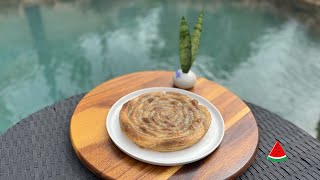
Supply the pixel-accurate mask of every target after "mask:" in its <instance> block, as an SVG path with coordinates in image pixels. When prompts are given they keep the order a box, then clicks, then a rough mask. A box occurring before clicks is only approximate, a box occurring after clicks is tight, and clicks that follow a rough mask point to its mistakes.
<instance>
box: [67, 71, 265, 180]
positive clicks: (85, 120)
mask: <svg viewBox="0 0 320 180" xmlns="http://www.w3.org/2000/svg"><path fill="white" fill-rule="evenodd" d="M172 77H173V72H167V71H147V72H137V73H133V74H128V75H124V76H120V77H117V78H115V79H112V80H109V81H106V82H104V83H103V84H101V85H99V86H97V87H95V88H94V89H93V90H91V91H90V92H89V93H88V94H86V95H85V96H84V97H83V99H82V100H81V101H80V102H79V104H78V105H77V107H76V109H75V111H74V114H73V116H72V118H71V124H70V138H71V142H72V145H73V148H74V150H75V152H76V154H77V156H78V157H79V159H80V160H81V161H82V162H83V163H84V164H85V165H86V166H87V167H88V168H89V169H90V170H91V171H92V172H93V173H95V174H96V175H97V176H99V177H101V178H104V179H146V180H150V179H196V180H198V179H233V178H235V177H237V176H239V175H240V174H241V173H243V172H244V171H245V170H246V169H247V168H248V167H249V166H250V164H251V162H252V161H253V160H254V156H255V154H256V152H257V146H258V140H259V133H258V127H257V124H256V121H255V119H254V116H253V114H252V113H251V111H250V109H249V108H248V106H246V104H245V103H244V102H243V101H242V100H241V99H240V98H239V97H237V96H236V95H234V94H233V93H232V92H231V91H229V90H228V89H226V88H224V87H222V86H220V85H218V84H216V83H214V82H212V81H209V80H207V79H205V78H198V79H197V82H196V85H195V87H194V88H192V89H190V91H191V92H194V93H196V94H199V95H201V96H202V97H204V98H205V99H207V100H208V101H210V102H211V103H213V104H214V105H215V106H216V107H217V108H218V110H219V111H220V113H221V114H222V116H223V118H224V123H225V135H224V138H223V140H222V142H221V144H220V146H219V147H218V148H217V149H216V150H215V151H214V152H213V153H212V154H210V155H209V156H207V157H206V158H204V159H202V160H199V161H197V162H194V163H191V164H187V165H183V166H173V167H163V166H155V165H150V164H146V163H143V162H140V161H138V160H135V159H133V158H131V157H129V156H127V155H126V154H124V153H123V152H121V151H120V150H119V149H118V148H117V147H116V146H115V145H114V144H113V142H112V141H111V139H110V137H109V136H108V133H107V130H106V126H105V124H106V117H107V114H108V111H109V109H110V108H111V106H112V105H113V104H114V103H115V102H116V101H117V100H118V99H120V98H121V97H122V96H124V95H126V94H128V93H130V92H133V91H136V90H139V89H143V88H148V87H172V86H173V81H172Z"/></svg>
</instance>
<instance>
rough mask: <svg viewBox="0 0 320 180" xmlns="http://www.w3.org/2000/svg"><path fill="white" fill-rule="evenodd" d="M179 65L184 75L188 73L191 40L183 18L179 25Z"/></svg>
mask: <svg viewBox="0 0 320 180" xmlns="http://www.w3.org/2000/svg"><path fill="white" fill-rule="evenodd" d="M179 48H180V65H181V70H182V72H184V73H188V71H189V70H190V68H191V38H190V33H189V26H188V23H187V20H186V18H185V17H182V19H181V23H180V40H179Z"/></svg>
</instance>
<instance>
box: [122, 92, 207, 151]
mask: <svg viewBox="0 0 320 180" xmlns="http://www.w3.org/2000/svg"><path fill="white" fill-rule="evenodd" d="M210 124H211V116H210V113H209V111H208V110H207V108H206V107H204V106H202V105H199V104H198V101H196V100H194V99H191V98H189V97H188V96H186V95H183V94H180V93H176V92H150V93H146V94H143V95H140V96H138V97H135V98H133V99H132V100H130V101H128V102H126V103H125V104H124V105H123V106H122V109H121V110H120V127H121V130H122V132H123V133H124V134H126V136H127V137H128V138H129V139H131V140H132V141H133V142H135V143H136V144H138V145H140V146H142V147H145V148H147V149H151V150H155V151H177V150H180V149H184V148H186V147H189V146H192V145H193V144H195V143H197V142H198V141H199V140H200V139H201V138H202V137H203V136H204V135H205V134H206V132H207V131H208V129H209V127H210Z"/></svg>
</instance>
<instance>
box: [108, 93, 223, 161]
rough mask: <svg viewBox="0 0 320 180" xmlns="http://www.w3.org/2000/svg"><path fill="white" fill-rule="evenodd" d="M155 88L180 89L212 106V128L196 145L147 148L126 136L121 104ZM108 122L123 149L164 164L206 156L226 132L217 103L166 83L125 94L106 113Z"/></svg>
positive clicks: (202, 103)
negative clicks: (174, 148) (168, 149)
mask: <svg viewBox="0 0 320 180" xmlns="http://www.w3.org/2000/svg"><path fill="white" fill-rule="evenodd" d="M153 91H164V92H167V91H174V92H179V93H181V94H185V95H187V96H189V97H191V98H193V99H196V100H197V101H198V102H199V104H201V105H203V106H205V107H206V108H207V109H208V110H209V112H210V114H211V118H212V120H211V125H210V128H209V130H208V131H207V133H206V134H205V136H204V137H203V138H202V139H201V140H200V141H199V142H197V143H196V144H194V145H193V146H191V147H188V148H185V149H182V150H179V151H174V152H157V151H152V150H148V149H145V148H142V147H140V146H138V145H136V144H135V143H134V142H133V141H131V140H130V139H129V138H127V136H126V135H125V134H124V133H122V131H121V129H120V123H119V112H120V110H121V108H122V105H123V104H124V103H126V102H127V101H129V100H130V99H132V98H134V97H137V96H139V95H141V94H144V93H148V92H153ZM106 125H107V131H108V133H109V136H110V138H111V139H112V141H113V142H114V143H115V144H116V146H118V148H120V149H121V150H122V151H123V152H124V153H126V154H127V155H129V156H131V157H133V158H135V159H137V160H140V161H143V162H146V163H150V164H154V165H161V166H175V165H181V164H187V163H191V162H194V161H197V160H199V159H201V158H204V157H206V156H207V155H209V154H210V153H212V152H213V151H214V150H215V149H216V148H217V147H218V146H219V144H220V142H221V141H222V138H223V135H224V122H223V118H222V116H221V114H220V113H219V111H218V109H217V108H216V107H215V106H214V105H212V104H211V103H210V102H209V101H207V100H206V99H204V98H203V97H201V96H199V95H197V94H195V93H192V92H189V91H185V90H181V89H177V88H166V87H165V88H164V87H155V88H147V89H141V90H138V91H135V92H132V93H130V94H127V95H125V96H123V97H122V98H121V99H119V100H118V101H117V102H116V103H115V104H114V105H113V106H112V107H111V109H110V111H109V113H108V116H107V122H106Z"/></svg>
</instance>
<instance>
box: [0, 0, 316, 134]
mask: <svg viewBox="0 0 320 180" xmlns="http://www.w3.org/2000/svg"><path fill="white" fill-rule="evenodd" d="M49 4H50V3H49ZM204 5H205V6H206V16H205V24H204V30H203V36H202V41H201V43H202V44H201V48H200V51H199V56H198V59H197V61H196V63H195V66H194V70H195V71H196V72H197V73H198V74H199V75H201V76H205V77H207V78H209V79H212V80H215V81H217V82H219V83H221V84H223V85H225V86H227V87H228V88H230V89H232V90H233V91H234V92H236V93H237V94H238V95H239V96H240V97H242V98H244V99H246V100H249V101H251V102H253V103H256V104H258V105H261V106H263V107H266V108H268V109H269V110H271V111H273V112H277V113H278V114H280V115H281V116H283V117H285V118H287V119H289V120H291V121H292V122H294V123H295V124H297V125H299V126H301V127H302V128H304V129H305V130H306V131H308V132H309V133H311V134H312V135H314V136H315V133H316V131H315V127H316V123H317V122H316V121H317V120H318V115H319V114H320V111H319V109H317V108H318V107H319V106H320V104H319V102H320V101H317V100H319V99H320V94H319V93H318V92H319V91H317V89H320V87H319V84H320V83H319V81H320V75H319V70H320V64H319V62H320V61H319V60H320V59H319V57H320V54H319V53H320V51H319V49H320V43H319V42H317V41H315V40H313V39H312V38H313V37H311V36H310V35H309V34H308V33H307V30H306V29H305V28H304V26H303V25H301V24H300V23H299V22H297V21H295V20H288V19H286V18H283V17H281V16H277V15H274V14H273V13H270V12H268V11H266V10H261V9H259V10H257V9H251V8H247V7H245V6H234V5H230V4H221V3H217V2H214V1H208V2H207V1H205V2H198V3H185V2H183V1H174V2H171V1H152V2H150V1H143V0H140V1H135V2H126V1H112V2H111V1H85V0H83V1H75V2H72V3H70V2H67V3H55V2H53V3H51V5H50V6H49V7H47V6H37V5H28V6H26V7H24V14H19V13H18V11H12V12H11V13H9V14H6V15H3V14H1V13H0V25H1V27H4V28H1V29H0V36H1V39H3V41H2V42H0V58H1V66H0V87H1V88H0V109H1V110H0V117H1V119H2V120H1V121H0V123H1V124H0V130H3V129H5V128H6V127H8V125H9V124H11V123H15V122H17V121H18V120H20V119H21V118H23V117H25V116H27V115H28V114H30V113H32V112H34V111H36V110H39V109H41V108H42V107H44V106H46V105H50V104H52V103H54V102H56V101H58V100H60V99H62V98H66V97H69V96H71V95H74V94H78V93H81V92H86V91H88V90H90V89H91V88H92V87H94V86H96V85H97V84H99V83H101V82H103V81H105V80H107V79H110V78H112V77H115V76H118V75H121V74H126V73H130V72H134V71H141V70H152V69H165V70H175V69H176V68H178V64H179V60H178V59H179V54H178V31H177V29H178V25H179V23H178V22H179V20H180V17H181V16H182V15H186V16H187V19H188V21H189V22H190V24H194V23H195V20H196V17H197V14H198V11H199V9H201V7H202V6H204ZM17 27H19V28H17ZM4 42H6V43H4Z"/></svg>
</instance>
